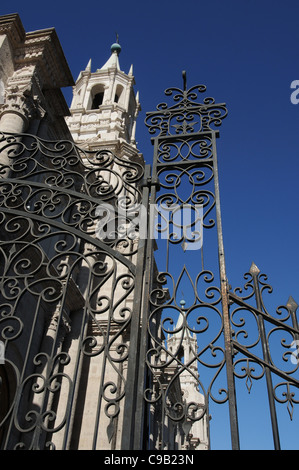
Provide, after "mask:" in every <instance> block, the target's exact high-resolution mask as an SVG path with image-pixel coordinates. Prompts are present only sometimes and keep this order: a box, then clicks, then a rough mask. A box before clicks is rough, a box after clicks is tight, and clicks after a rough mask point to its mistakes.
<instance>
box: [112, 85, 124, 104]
mask: <svg viewBox="0 0 299 470" xmlns="http://www.w3.org/2000/svg"><path fill="white" fill-rule="evenodd" d="M123 89H124V88H123V86H122V85H117V87H116V90H115V96H114V102H115V103H120V101H121V98H122V92H123Z"/></svg>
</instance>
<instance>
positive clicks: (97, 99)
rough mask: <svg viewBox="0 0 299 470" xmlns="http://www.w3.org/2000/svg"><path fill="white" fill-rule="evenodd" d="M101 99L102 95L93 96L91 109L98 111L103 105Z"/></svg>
mask: <svg viewBox="0 0 299 470" xmlns="http://www.w3.org/2000/svg"><path fill="white" fill-rule="evenodd" d="M103 98H104V93H103V92H100V93H97V94H96V95H94V97H93V100H92V104H91V109H98V108H99V107H100V106H101V104H103Z"/></svg>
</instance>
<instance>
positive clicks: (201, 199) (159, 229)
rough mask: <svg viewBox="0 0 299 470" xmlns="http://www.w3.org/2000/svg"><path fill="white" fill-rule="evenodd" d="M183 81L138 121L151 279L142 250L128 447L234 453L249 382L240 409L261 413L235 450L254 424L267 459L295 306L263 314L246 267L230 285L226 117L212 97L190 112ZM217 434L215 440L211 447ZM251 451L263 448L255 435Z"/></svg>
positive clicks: (294, 377)
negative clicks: (223, 196)
mask: <svg viewBox="0 0 299 470" xmlns="http://www.w3.org/2000/svg"><path fill="white" fill-rule="evenodd" d="M183 80H184V88H183V89H182V90H180V89H177V88H170V89H167V90H166V91H165V95H166V96H168V97H170V100H171V99H172V101H171V102H170V104H168V103H161V104H160V105H158V106H157V109H156V111H154V112H150V113H147V117H146V125H147V126H148V128H149V132H150V133H151V134H152V135H154V137H153V139H152V142H153V146H154V160H153V171H152V179H151V199H150V204H151V207H153V206H154V209H153V212H154V213H155V218H154V217H153V218H152V230H153V232H155V238H156V240H157V244H158V255H157V256H156V261H157V264H158V268H156V266H155V260H154V256H153V249H152V248H150V249H149V251H148V256H149V258H151V264H150V265H148V266H149V269H151V272H150V273H149V272H148V273H147V274H146V276H147V277H146V283H145V292H144V299H145V306H144V317H143V325H144V326H143V327H144V329H146V331H147V334H145V333H144V338H145V341H144V343H143V344H142V347H143V350H142V354H141V362H140V367H141V371H140V375H139V381H140V382H139V385H138V387H139V388H138V390H139V394H137V408H136V409H137V419H136V421H135V422H134V430H135V434H134V436H135V442H133V441H131V442H130V446H131V447H134V446H135V448H136V449H138V448H141V446H142V445H143V446H145V447H146V448H147V449H161V450H169V449H182V448H183V449H189V450H192V449H196V450H200V449H211V448H212V449H213V448H215V447H216V448H225V446H226V445H227V442H228V441H227V440H226V437H225V436H226V435H227V434H229V435H230V442H229V444H228V445H229V446H231V448H232V449H239V448H240V430H239V417H238V410H239V411H240V413H239V415H240V414H241V415H244V406H246V405H244V404H243V400H244V390H245V392H246V393H248V394H250V393H252V390H253V389H254V388H255V387H257V385H256V383H257V382H258V381H260V382H262V383H263V386H264V389H263V390H262V389H261V388H259V389H258V390H259V391H258V398H257V399H255V401H254V399H253V402H251V405H249V406H251V407H252V408H251V410H252V414H254V413H253V410H254V408H256V409H257V410H258V409H259V407H263V409H265V410H267V411H266V416H265V417H264V415H263V417H262V416H261V415H259V414H258V413H257V415H256V421H255V422H254V423H252V422H250V420H249V419H248V416H247V417H246V419H247V421H246V423H245V428H246V430H245V447H246V437H247V438H248V435H249V434H251V433H253V434H254V433H257V434H258V428H259V427H260V426H261V422H262V423H263V424H262V429H263V434H266V433H268V434H269V433H270V437H271V435H272V439H273V442H272V444H273V447H274V448H275V449H280V447H281V444H280V434H283V433H284V434H285V435H284V445H287V447H288V446H290V445H291V446H292V445H294V441H293V443H292V444H290V443H288V442H287V441H288V432H289V431H287V430H286V429H285V425H282V426H281V428H279V420H278V410H277V407H279V406H280V408H282V409H280V410H279V413H280V415H281V414H284V417H283V419H282V421H283V420H284V419H285V417H286V415H287V416H288V417H289V418H290V420H291V421H292V420H293V413H294V405H295V404H297V403H298V385H299V381H298V379H299V376H298V358H297V346H298V323H297V318H296V309H297V304H296V302H295V301H294V300H293V299H292V298H290V299H289V301H288V303H287V305H285V306H279V307H278V308H277V309H276V311H275V310H274V312H271V313H270V309H267V306H266V301H265V299H264V296H265V293H266V292H271V290H272V288H271V287H270V286H269V285H268V284H267V282H266V281H267V277H266V276H265V275H263V274H262V273H260V271H259V269H258V268H257V267H256V266H255V265H254V264H252V266H251V268H250V270H249V272H248V273H246V274H245V276H244V278H245V280H246V283H245V286H244V287H243V289H241V288H236V289H234V290H232V289H231V286H229V282H228V279H227V274H226V265H225V257H224V246H223V245H224V244H223V235H222V225H221V211H220V196H219V176H218V162H217V153H216V139H217V138H218V137H219V132H218V131H217V127H218V126H220V125H221V123H222V120H223V119H224V118H225V117H226V114H227V110H226V106H225V104H223V103H218V104H217V103H215V100H214V99H213V98H211V97H205V98H204V99H203V101H202V102H200V100H199V97H200V95H201V94H202V93H205V91H206V87H205V86H203V85H199V86H195V87H192V88H190V89H187V87H186V75H185V73H184V72H183ZM147 299H148V300H147ZM271 309H273V307H271ZM145 325H146V326H145ZM144 364H145V366H144ZM236 381H237V382H238V386H237V385H236ZM242 389H243V390H242ZM142 390H143V397H142ZM262 394H263V395H264V396H263V397H262ZM138 399H139V401H138ZM142 400H143V403H141V402H142ZM237 402H238V406H237ZM244 402H245V400H244ZM145 404H146V405H147V408H145V411H144V407H145ZM216 405H219V406H218V408H217V406H216ZM221 407H225V408H226V413H227V414H226V415H225V414H224V413H223V412H222V411H221V412H220V411H219V410H220V408H221ZM237 408H238V410H237ZM141 410H142V411H141ZM138 412H139V414H138ZM217 414H218V415H219V417H217ZM142 416H144V421H142V419H141V417H142ZM217 418H218V420H217ZM260 420H261V422H260ZM213 421H214V422H215V424H214V425H212V423H213ZM268 421H269V423H268ZM223 423H226V424H225V425H223ZM266 423H267V424H266ZM268 424H269V427H268V430H266V428H267V425H268ZM142 426H143V432H142ZM225 426H226V427H225ZM212 427H213V432H211V428H212ZM218 427H219V428H220V429H222V434H221V433H220V435H219V433H218V436H216V437H215V434H217V428H218ZM243 428H244V426H243ZM215 431H216V432H215ZM243 431H244V429H242V432H243ZM292 432H293V434H294V435H295V434H296V426H293V431H292ZM140 436H143V437H144V438H145V441H143V444H141V441H140ZM242 439H243V440H242V443H244V432H243V434H242ZM215 441H216V442H215ZM262 441H263V442H265V443H266V441H267V439H263V436H262ZM259 445H260V448H263V447H262V445H263V443H261V444H259ZM267 445H269V443H268V442H267ZM296 446H298V443H296V439H295V447H296ZM296 448H297V447H296Z"/></svg>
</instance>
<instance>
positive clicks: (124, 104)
mask: <svg viewBox="0 0 299 470" xmlns="http://www.w3.org/2000/svg"><path fill="white" fill-rule="evenodd" d="M120 51H121V46H120V45H119V43H118V42H116V43H114V44H112V46H111V56H110V57H109V59H108V60H107V62H106V63H105V64H104V65H103V66H102V67H101V68H100V69H97V70H96V72H91V60H90V61H89V62H88V64H87V66H86V69H85V70H84V71H82V72H80V74H79V76H78V79H77V81H76V84H75V86H74V88H73V100H72V103H71V107H70V112H71V117H69V118H67V124H68V126H69V129H70V131H71V133H72V136H73V139H74V140H75V142H76V143H77V144H79V145H82V144H85V145H86V146H88V148H89V149H91V150H92V149H94V148H95V147H96V148H98V146H99V145H100V146H104V147H105V148H107V149H109V150H111V151H113V152H116V153H117V154H119V153H123V154H126V155H128V156H130V155H132V154H136V142H135V130H136V118H137V115H138V113H139V110H140V103H139V93H137V95H136V96H135V93H134V89H133V85H134V83H135V81H134V76H133V67H132V66H131V68H130V71H129V73H128V74H126V73H124V72H123V71H121V70H120V65H119V54H120Z"/></svg>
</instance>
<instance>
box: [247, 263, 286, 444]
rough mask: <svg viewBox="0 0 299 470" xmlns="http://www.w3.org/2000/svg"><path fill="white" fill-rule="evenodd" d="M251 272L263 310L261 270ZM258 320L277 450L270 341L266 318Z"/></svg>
mask: <svg viewBox="0 0 299 470" xmlns="http://www.w3.org/2000/svg"><path fill="white" fill-rule="evenodd" d="M250 273H251V274H252V277H253V285H254V294H255V299H256V306H257V309H258V310H259V311H261V310H262V300H261V293H260V288H259V279H258V275H259V270H258V269H257V268H256V266H252V267H251V270H250ZM258 321H259V330H260V334H261V345H262V351H263V358H264V361H265V363H266V366H265V374H266V383H267V391H268V400H269V407H270V416H271V423H272V433H273V441H274V448H275V450H280V439H279V431H278V422H277V415H276V408H275V401H274V396H273V384H272V377H271V372H270V369H269V367H268V364H270V355H269V350H268V342H267V338H266V332H265V325H264V319H263V317H262V315H260V314H258Z"/></svg>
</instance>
